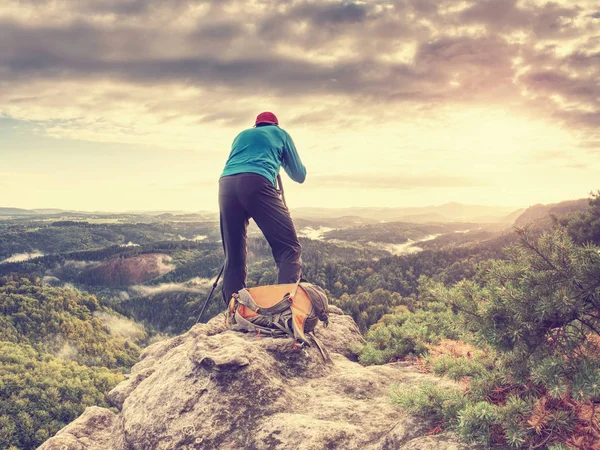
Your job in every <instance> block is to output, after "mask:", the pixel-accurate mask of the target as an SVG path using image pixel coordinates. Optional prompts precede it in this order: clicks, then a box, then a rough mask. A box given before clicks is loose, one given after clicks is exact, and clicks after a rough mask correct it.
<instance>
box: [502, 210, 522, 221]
mask: <svg viewBox="0 0 600 450" xmlns="http://www.w3.org/2000/svg"><path fill="white" fill-rule="evenodd" d="M524 212H525V208H521V209H517V210H516V211H513V212H511V213H510V214H508V215H507V216H505V217H504V218H503V219H502V220H501V222H502V223H507V224H514V223H515V220H517V219H518V218H519V217H520V216H521V214H523V213H524Z"/></svg>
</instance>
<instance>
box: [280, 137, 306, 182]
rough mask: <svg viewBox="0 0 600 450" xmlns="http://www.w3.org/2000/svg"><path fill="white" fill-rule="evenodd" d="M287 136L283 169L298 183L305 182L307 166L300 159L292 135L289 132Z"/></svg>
mask: <svg viewBox="0 0 600 450" xmlns="http://www.w3.org/2000/svg"><path fill="white" fill-rule="evenodd" d="M286 136H287V139H286V145H285V148H284V149H283V161H282V165H283V169H284V170H285V173H287V174H288V175H289V177H290V178H291V179H292V180H294V181H296V182H298V183H304V180H305V179H306V167H304V164H302V161H301V160H300V156H298V152H297V151H296V146H295V145H294V141H293V140H292V137H291V136H290V135H289V134H287V133H286Z"/></svg>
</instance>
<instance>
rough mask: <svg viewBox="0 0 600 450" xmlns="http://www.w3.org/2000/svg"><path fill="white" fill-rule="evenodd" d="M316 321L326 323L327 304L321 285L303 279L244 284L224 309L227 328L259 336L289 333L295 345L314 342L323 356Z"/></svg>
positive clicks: (282, 335)
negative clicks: (264, 284)
mask: <svg viewBox="0 0 600 450" xmlns="http://www.w3.org/2000/svg"><path fill="white" fill-rule="evenodd" d="M319 321H322V322H324V324H325V326H327V325H329V306H328V301H327V296H326V295H325V292H324V291H323V289H321V288H320V287H319V286H316V285H314V284H311V283H308V282H306V281H304V280H298V282H296V283H294V284H276V285H270V286H258V287H253V288H246V289H242V290H240V291H238V292H237V293H236V294H233V296H232V298H231V301H230V302H229V307H228V311H227V323H228V325H229V328H231V329H233V330H236V331H246V332H256V333H257V334H258V335H259V336H261V335H265V336H271V337H291V338H293V339H294V349H297V348H298V346H304V345H306V346H308V347H310V346H312V345H313V344H314V345H316V346H317V348H318V349H319V351H320V352H321V355H322V356H323V359H324V360H325V361H326V362H330V361H331V359H330V357H329V352H327V350H326V349H325V347H324V346H323V345H322V344H321V343H320V342H319V341H318V339H317V338H316V337H315V335H314V333H313V331H314V329H315V327H316V326H317V323H318V322H319Z"/></svg>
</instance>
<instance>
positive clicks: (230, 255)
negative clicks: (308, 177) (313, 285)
mask: <svg viewBox="0 0 600 450" xmlns="http://www.w3.org/2000/svg"><path fill="white" fill-rule="evenodd" d="M219 209H220V210H221V239H222V240H223V250H224V251H225V271H224V273H223V289H222V291H223V300H224V301H225V303H226V304H227V303H228V302H229V300H230V299H231V295H232V294H233V293H235V292H237V291H239V290H240V289H243V288H245V287H246V274H247V268H246V253H247V247H246V237H247V227H248V220H249V219H250V218H253V219H254V221H255V222H256V225H258V227H259V228H260V229H261V231H262V232H263V234H264V235H265V238H267V241H268V242H269V245H270V246H271V250H272V252H273V258H275V263H276V264H277V269H278V270H279V275H278V279H277V282H278V283H280V284H281V283H295V282H296V281H298V278H299V277H300V273H301V270H302V258H301V254H302V248H301V247H300V243H299V242H298V236H297V235H296V230H295V228H294V223H293V222H292V218H291V216H290V212H289V211H288V209H287V208H286V207H285V205H284V204H283V201H282V200H281V198H280V197H279V193H278V192H277V190H276V189H275V186H273V184H272V183H271V182H270V181H269V180H267V179H266V178H265V177H263V176H262V175H258V174H254V173H240V174H237V175H230V176H226V177H222V178H221V179H220V180H219Z"/></svg>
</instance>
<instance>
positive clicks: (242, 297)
mask: <svg viewBox="0 0 600 450" xmlns="http://www.w3.org/2000/svg"><path fill="white" fill-rule="evenodd" d="M236 300H237V302H238V303H239V304H241V305H244V306H245V307H246V308H248V309H251V310H252V311H254V312H258V310H259V309H260V307H259V306H258V305H257V304H256V302H255V301H254V299H253V298H252V295H250V292H248V290H247V289H240V290H239V291H238V293H237V298H236Z"/></svg>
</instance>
